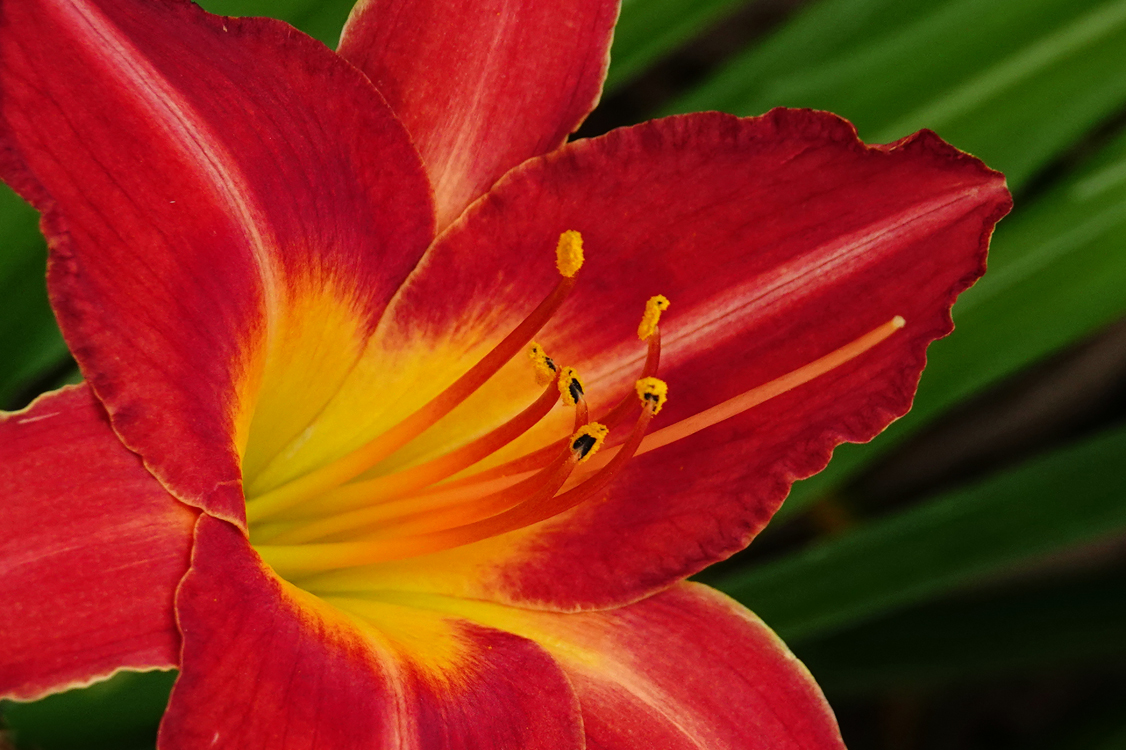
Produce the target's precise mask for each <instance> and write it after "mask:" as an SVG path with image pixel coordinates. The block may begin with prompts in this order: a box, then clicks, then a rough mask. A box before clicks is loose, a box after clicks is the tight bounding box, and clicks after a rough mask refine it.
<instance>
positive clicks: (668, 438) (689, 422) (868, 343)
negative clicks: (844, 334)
mask: <svg viewBox="0 0 1126 750" xmlns="http://www.w3.org/2000/svg"><path fill="white" fill-rule="evenodd" d="M904 325H906V321H904V320H903V318H902V317H900V316H898V315H896V316H895V317H894V318H892V319H891V320H889V321H888V322H887V323H884V324H883V325H882V326H879V327H878V328H874V329H873V330H871V331H869V332H868V333H866V334H864V335H863V336H861V337H860V338H858V339H856V340H854V341H851V342H849V343H847V344H845V345H844V346H842V347H841V348H839V349H836V350H834V351H832V352H830V353H829V354H826V355H825V356H824V357H821V358H819V359H815V360H814V361H812V362H810V363H809V364H807V365H803V366H802V367H799V368H798V369H796V370H793V371H792V372H789V373H787V374H785V375H783V376H782V377H780V378H775V379H774V380H771V381H770V382H768V383H764V384H763V385H760V386H758V387H757V388H752V389H751V390H749V391H744V392H743V393H741V394H739V395H738V396H735V397H734V398H729V399H727V400H726V401H724V402H723V403H721V404H716V405H715V406H713V407H711V408H710V409H705V410H704V411H702V412H699V413H698V414H693V415H692V416H691V417H688V418H687V419H682V420H680V421H679V422H676V423H674V424H671V425H669V426H667V427H662V428H661V429H659V430H657V431H656V432H654V433H653V434H651V435H649V436H648V437H646V438H645V441H644V442H643V443H642V445H641V447H640V448H639V449H638V451H637V455H639V456H640V455H642V454H645V453H648V452H649V451H653V450H656V449H657V448H661V447H663V446H666V445H668V444H669V443H675V442H676V441H677V440H683V439H684V438H686V437H688V436H689V435H692V434H694V433H697V432H699V431H700V430H703V429H705V428H707V427H711V426H712V425H714V424H719V423H720V422H722V421H724V420H726V419H730V418H731V417H734V416H737V415H739V414H742V413H743V412H745V411H747V410H748V409H751V408H753V407H755V406H758V405H759V404H761V403H763V402H765V401H769V400H770V399H772V398H774V397H776V396H781V395H782V394H783V393H786V392H787V391H792V390H793V389H794V388H797V387H798V386H800V385H804V384H806V383H808V382H809V381H811V380H813V379H814V378H817V377H819V376H821V375H824V374H825V373H827V372H829V371H831V370H835V369H836V368H838V367H840V366H841V365H843V364H845V363H846V362H849V361H850V360H853V359H856V358H857V357H859V356H860V355H861V354H863V353H864V352H866V351H868V350H869V349H871V348H872V347H874V346H875V345H876V344H878V343H880V342H881V341H883V340H884V339H886V338H887V337H889V336H891V335H892V334H893V333H895V332H896V331H898V330H899V329H900V328H903V326H904ZM614 450H618V449H607V450H606V451H603V452H602V453H601V454H600V455H599V456H598V458H596V459H594V460H593V461H591V468H592V469H593V468H596V467H597V466H598V465H599V464H600V463H603V462H606V461H609V460H611V457H612V456H613V451H614Z"/></svg>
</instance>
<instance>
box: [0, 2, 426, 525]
mask: <svg viewBox="0 0 1126 750" xmlns="http://www.w3.org/2000/svg"><path fill="white" fill-rule="evenodd" d="M0 120H2V121H0V128H2V132H0V139H2V144H0V146H2V149H3V150H2V152H0V156H2V158H0V167H2V170H3V173H4V176H5V179H7V180H8V181H9V182H10V183H11V184H12V185H13V186H14V187H15V188H16V189H17V190H18V191H19V192H20V193H21V194H23V195H24V196H25V197H26V198H28V199H29V200H30V201H31V202H32V203H33V204H35V206H36V207H37V208H39V210H40V211H42V212H43V213H44V220H43V227H44V230H45V233H46V234H47V237H48V241H49V243H50V246H51V265H50V272H49V279H48V282H49V287H50V292H51V298H52V301H53V304H54V307H55V310H56V313H57V314H58V317H59V321H60V325H61V326H62V329H63V332H64V334H65V336H66V338H67V340H68V343H69V344H70V346H71V349H72V351H73V352H74V353H75V356H76V358H77V359H78V361H79V364H80V365H81V366H82V368H83V372H84V374H85V375H86V377H87V379H88V381H89V382H90V384H91V386H92V387H93V389H94V390H95V392H96V393H97V394H98V396H99V397H100V398H101V400H102V402H103V403H104V404H105V405H106V407H107V409H108V411H109V413H110V415H111V419H112V420H113V424H114V427H115V429H116V430H117V431H118V433H119V434H120V435H121V436H122V439H123V440H124V441H125V443H126V444H127V445H128V446H129V447H130V448H132V449H134V450H136V451H137V452H138V453H140V454H141V456H142V457H143V458H144V460H145V462H146V465H147V466H148V467H149V468H150V470H152V471H153V472H154V473H155V474H156V475H157V476H158V477H159V478H160V479H161V480H162V481H163V482H164V483H165V484H166V486H168V487H169V488H170V489H171V490H172V491H173V492H174V493H176V494H177V496H179V497H180V498H181V499H183V500H184V501H185V502H189V503H191V504H194V505H197V506H199V507H203V508H206V509H208V511H209V512H212V513H215V514H217V515H220V516H222V517H224V518H228V519H231V520H232V521H235V522H239V523H241V522H242V518H243V512H244V510H243V501H242V493H241V489H240V477H241V474H240V461H241V460H242V459H243V458H244V457H245V458H246V460H247V462H248V464H249V465H251V466H254V465H258V464H262V463H264V462H265V461H267V460H268V459H269V458H270V457H271V455H272V453H273V452H274V451H276V450H278V449H279V448H280V447H281V446H283V445H284V444H285V443H286V442H287V441H288V440H289V439H290V438H291V437H292V436H293V435H295V434H298V433H299V432H300V431H301V430H302V429H303V428H304V427H305V425H306V423H307V422H308V420H309V418H310V416H311V415H313V414H315V413H316V412H317V410H318V409H319V408H320V406H321V405H322V404H323V402H324V401H326V400H327V399H328V397H329V396H330V395H331V393H332V392H333V391H334V390H335V388H336V386H337V384H338V383H339V381H340V380H341V379H342V378H343V377H344V376H345V375H346V373H347V372H348V371H349V370H350V369H351V367H352V366H353V364H354V361H355V358H356V357H357V356H358V355H359V352H360V351H361V350H362V349H363V345H364V342H365V340H366V338H367V336H368V335H369V334H370V331H371V330H372V328H373V327H374V326H375V324H376V322H377V321H378V319H379V316H380V315H381V313H382V311H383V309H384V306H385V305H386V302H387V300H388V299H389V298H390V296H391V294H392V293H393V292H394V290H395V289H396V288H397V287H398V285H399V283H400V282H401V281H402V279H403V278H405V276H406V275H407V274H408V273H409V271H410V270H411V268H413V266H414V265H415V263H416V262H417V260H418V257H419V256H420V254H421V253H422V251H423V250H424V249H425V247H426V245H427V244H428V243H429V240H430V237H431V235H432V224H433V218H432V209H431V202H430V199H429V195H428V193H429V188H428V187H427V185H426V178H425V174H424V172H423V171H422V167H421V162H420V161H419V159H418V155H417V153H416V152H415V151H414V149H413V147H412V146H411V145H410V142H409V137H408V136H407V134H406V132H405V130H403V128H402V126H401V125H400V124H399V123H398V121H397V120H395V118H394V116H393V114H392V113H391V112H390V110H389V109H388V108H387V107H386V105H385V104H384V103H383V101H382V99H381V98H380V96H379V95H378V93H377V92H376V91H375V89H374V88H373V87H372V85H371V83H370V82H369V81H368V80H366V79H365V78H364V76H363V75H361V74H360V73H359V72H358V71H356V70H355V69H354V68H353V67H352V66H350V65H349V64H348V63H346V62H344V61H343V60H341V59H339V57H337V56H336V55H334V54H333V53H332V52H331V51H329V50H327V49H325V48H324V47H323V46H322V45H320V44H319V43H317V42H315V41H313V40H312V39H309V38H308V37H305V36H303V35H301V34H300V33H298V32H296V31H295V30H293V29H292V28H290V27H288V26H285V25H284V24H282V23H280V22H275V21H270V20H264V19H243V20H238V19H224V18H220V17H217V16H211V15H208V14H206V13H204V12H203V11H201V10H199V9H198V8H197V7H195V6H194V5H192V4H191V3H188V2H186V1H182V0H168V1H167V2H159V3H138V2H125V1H124V0H65V1H64V0H27V2H19V3H5V5H4V8H3V10H2V11H0ZM291 365H292V366H291ZM259 392H261V393H263V394H267V395H268V396H269V397H270V398H271V399H272V400H268V401H260V400H259V399H258V394H259ZM252 420H253V421H254V422H255V423H256V424H255V429H254V430H253V432H254V433H255V434H256V435H257V436H259V437H260V440H259V442H258V443H257V444H256V445H251V446H249V447H248V446H247V445H246V441H247V434H248V433H249V432H250V431H251V430H250V424H251V421H252Z"/></svg>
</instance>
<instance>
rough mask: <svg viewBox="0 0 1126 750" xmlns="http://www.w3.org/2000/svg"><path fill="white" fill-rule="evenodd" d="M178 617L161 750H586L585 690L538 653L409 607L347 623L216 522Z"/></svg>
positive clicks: (526, 644) (202, 531) (201, 529)
mask: <svg viewBox="0 0 1126 750" xmlns="http://www.w3.org/2000/svg"><path fill="white" fill-rule="evenodd" d="M177 612H178V617H179V622H180V627H181V629H182V631H183V635H184V650H183V662H182V667H181V670H182V671H181V674H180V678H179V680H178V682H177V683H176V687H175V688H174V689H173V692H172V699H171V702H170V704H169V708H168V712H167V713H166V714H165V718H164V722H163V723H162V725H161V730H160V741H159V747H160V748H161V749H162V750H175V749H176V748H185V749H188V748H190V749H191V750H194V749H195V748H200V747H216V748H240V749H241V748H306V747H316V748H320V749H323V750H332V749H333V748H340V749H341V750H361V749H365V748H371V750H377V749H380V748H404V750H405V749H406V748H412V749H414V748H417V749H418V750H431V749H436V748H494V747H496V748H501V747H512V748H528V749H529V750H538V749H542V750H554V749H555V748H560V749H563V750H565V749H566V748H580V747H582V737H581V731H582V729H581V721H580V719H579V711H578V703H577V701H576V699H575V696H574V693H573V692H572V690H571V687H570V684H569V683H568V682H567V679H566V678H565V677H564V675H563V674H562V672H561V671H560V670H559V669H558V667H556V665H555V664H554V662H553V661H552V659H551V658H550V657H549V656H548V655H547V654H546V653H544V651H543V650H542V649H541V648H540V647H539V646H537V645H535V644H534V643H531V642H530V641H526V640H524V639H522V638H519V637H517V636H513V635H510V634H508V633H502V632H499V631H495V630H492V629H489V628H485V627H482V626H479V625H476V624H473V623H468V622H464V621H461V620H459V619H456V618H452V617H447V616H443V615H440V614H436V613H433V612H426V611H420V610H414V609H410V608H404V607H395V606H385V607H381V608H379V607H377V608H376V609H375V610H369V611H365V612H361V613H352V614H350V615H348V614H345V613H343V612H341V611H340V610H337V609H335V608H334V607H332V606H330V605H328V604H326V603H325V602H323V601H321V600H319V599H316V598H315V597H313V596H311V595H309V594H307V593H305V592H303V591H301V590H299V589H296V588H294V587H292V586H290V585H289V584H287V583H285V582H284V581H281V580H280V579H278V578H277V577H275V576H274V575H273V573H272V572H271V571H270V570H269V568H268V567H266V566H265V565H263V564H262V563H261V562H260V560H259V559H258V558H257V556H256V555H255V554H254V552H253V551H252V550H251V548H250V547H249V545H248V544H247V543H246V540H245V538H244V537H243V536H242V535H241V533H239V531H238V530H237V529H236V528H234V527H233V526H231V525H229V524H226V523H224V522H223V521H219V520H216V519H214V518H211V517H208V516H202V517H201V518H200V520H199V524H198V527H197V530H196V544H195V549H194V551H193V555H192V568H191V571H190V572H189V573H188V575H187V577H186V578H185V579H184V583H183V585H182V586H181V588H180V591H179V594H178V597H177Z"/></svg>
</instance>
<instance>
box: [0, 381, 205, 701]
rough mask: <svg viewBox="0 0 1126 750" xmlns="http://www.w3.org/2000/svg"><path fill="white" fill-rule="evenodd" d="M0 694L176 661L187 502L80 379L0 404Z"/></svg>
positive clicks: (59, 686)
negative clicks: (15, 405) (27, 401)
mask: <svg viewBox="0 0 1126 750" xmlns="http://www.w3.org/2000/svg"><path fill="white" fill-rule="evenodd" d="M0 487H3V497H2V498H0V528H2V529H3V530H4V532H3V535H2V536H0V602H3V606H0V633H3V634H4V635H3V637H2V638H0V696H2V697H8V698H17V699H20V700H31V699H34V698H37V697H39V696H41V695H44V694H46V693H50V692H55V691H58V690H64V689H66V688H69V687H75V686H78V685H84V684H88V683H90V682H93V681H95V680H98V679H103V678H105V677H108V676H109V675H110V674H112V673H113V672H114V671H116V670H118V669H142V670H143V669H170V668H172V667H175V666H176V665H177V663H178V661H179V650H180V637H179V633H178V632H177V630H176V623H175V620H174V618H173V611H172V600H173V593H174V591H175V589H176V585H177V584H178V583H179V582H180V579H181V577H182V576H183V575H184V572H185V571H186V570H187V566H188V553H189V550H190V547H191V539H192V528H193V526H194V523H195V517H196V512H195V511H194V510H192V509H191V508H188V507H187V506H186V505H183V504H182V503H179V502H177V501H176V500H175V499H174V498H173V497H172V496H171V495H169V494H168V492H167V490H165V489H164V488H163V487H162V486H161V485H160V483H159V482H157V481H156V479H155V478H153V476H152V475H151V474H149V473H148V472H147V471H146V470H145V468H144V466H142V465H141V460H140V459H139V458H138V457H137V456H136V455H135V454H133V453H131V452H129V451H128V450H126V449H125V447H124V446H122V445H121V442H120V441H119V440H118V439H117V436H116V435H114V433H113V430H111V429H110V425H109V420H108V419H107V417H106V414H105V411H104V410H103V409H102V407H101V405H100V404H99V403H98V401H97V399H95V398H94V396H93V395H92V394H91V393H90V390H89V389H88V388H87V387H86V386H84V385H83V386H73V387H67V388H64V389H62V390H61V391H56V392H54V393H50V394H47V395H45V396H42V397H40V398H39V399H37V400H36V401H35V403H33V404H32V405H31V406H29V407H28V408H27V409H25V410H23V411H20V412H15V413H11V414H0Z"/></svg>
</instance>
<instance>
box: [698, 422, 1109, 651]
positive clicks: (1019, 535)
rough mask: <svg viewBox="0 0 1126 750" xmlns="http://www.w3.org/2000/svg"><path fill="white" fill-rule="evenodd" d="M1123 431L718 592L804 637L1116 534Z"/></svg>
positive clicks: (784, 631) (728, 581) (748, 574)
mask: <svg viewBox="0 0 1126 750" xmlns="http://www.w3.org/2000/svg"><path fill="white" fill-rule="evenodd" d="M1124 455H1126V429H1118V430H1115V431H1112V432H1109V433H1106V434H1103V435H1100V436H1099V437H1097V438H1095V439H1092V440H1089V441H1086V442H1084V443H1081V444H1080V445H1077V446H1074V447H1071V448H1068V449H1066V450H1061V451H1058V452H1056V453H1053V454H1051V455H1049V456H1047V457H1044V458H1041V459H1038V460H1035V461H1032V462H1029V463H1028V464H1027V465H1025V466H1023V467H1021V468H1019V469H1016V470H1013V471H1010V472H1007V473H1004V474H1001V475H1000V476H996V477H993V478H991V479H989V480H987V481H984V482H981V483H979V484H977V485H975V486H973V487H969V488H967V489H964V490H961V491H958V492H954V493H951V494H949V495H946V496H944V497H942V498H940V499H937V500H934V501H932V502H929V503H926V504H924V505H921V506H917V507H913V508H911V509H909V510H906V511H903V512H901V513H899V514H897V515H894V516H891V517H888V518H883V519H879V520H876V521H873V522H871V523H868V524H866V525H863V526H860V527H858V528H856V529H854V530H852V531H851V532H849V533H847V534H846V535H844V536H841V537H838V538H834V539H831V540H828V541H826V542H823V543H821V544H818V545H816V546H814V547H810V548H807V549H804V550H802V551H800V552H798V553H795V554H792V555H789V556H787V557H784V558H782V559H779V560H777V561H774V562H770V563H766V564H764V565H760V566H758V567H755V568H752V569H749V570H745V571H743V572H740V573H736V574H733V575H730V576H728V577H727V578H724V579H721V580H720V581H719V582H718V583H717V586H718V588H720V589H722V590H723V591H726V592H727V593H729V594H731V595H732V596H734V597H735V598H736V599H738V600H739V601H741V602H743V603H744V604H746V605H747V606H748V607H750V608H751V609H752V610H754V611H755V612H757V613H758V614H759V615H760V616H761V617H762V618H763V620H765V621H766V622H767V623H768V624H769V625H770V626H771V627H773V628H774V629H775V630H777V631H778V633H779V635H781V636H782V637H783V638H785V639H787V640H789V639H798V638H810V637H813V636H815V635H821V634H828V633H830V632H833V631H835V630H839V629H841V628H843V627H846V626H848V625H851V624H854V623H859V622H863V621H865V620H871V619H872V618H875V617H878V616H880V615H883V614H885V613H888V612H891V611H894V610H896V609H900V608H903V607H905V606H908V605H910V604H913V603H916V602H921V601H924V600H926V599H928V598H932V597H934V596H937V595H940V594H944V593H947V592H950V591H954V590H957V589H959V588H963V587H966V586H969V585H970V584H972V583H973V582H975V581H979V580H981V578H982V577H983V576H987V575H996V574H998V573H999V572H1003V571H1008V570H1012V569H1013V568H1015V567H1016V566H1018V565H1021V564H1023V563H1027V562H1028V561H1030V560H1035V559H1037V558H1040V557H1042V556H1044V555H1047V554H1049V553H1051V552H1055V551H1058V550H1063V549H1067V548H1069V547H1074V546H1076V545H1080V544H1085V543H1091V542H1094V541H1097V540H1100V539H1102V538H1104V537H1106V536H1108V535H1110V534H1114V533H1119V534H1120V533H1122V532H1123V530H1126V502H1123V500H1122V498H1123V497H1126V472H1123V471H1122V470H1121V466H1122V456H1124Z"/></svg>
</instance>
